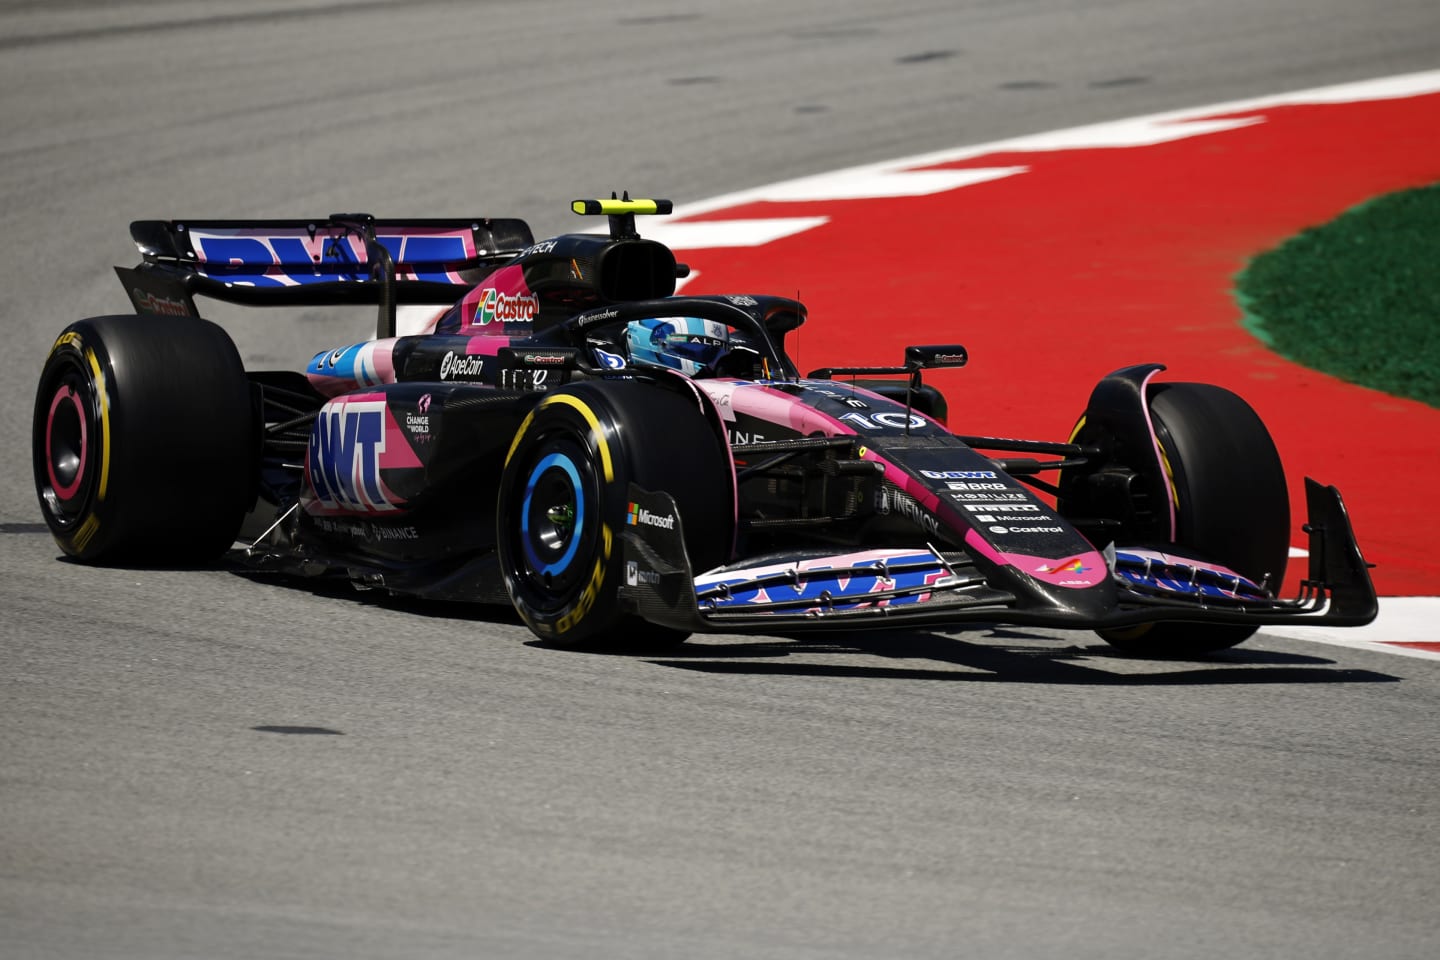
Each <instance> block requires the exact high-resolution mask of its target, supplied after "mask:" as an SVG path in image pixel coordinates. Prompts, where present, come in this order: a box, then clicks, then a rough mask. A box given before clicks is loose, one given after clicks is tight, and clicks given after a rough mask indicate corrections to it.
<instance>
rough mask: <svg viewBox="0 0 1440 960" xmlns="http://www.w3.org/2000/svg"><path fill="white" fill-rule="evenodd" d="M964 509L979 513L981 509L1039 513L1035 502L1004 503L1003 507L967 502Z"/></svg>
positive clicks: (1038, 506)
mask: <svg viewBox="0 0 1440 960" xmlns="http://www.w3.org/2000/svg"><path fill="white" fill-rule="evenodd" d="M965 509H966V510H969V511H970V512H971V513H979V512H980V511H983V510H995V509H1002V510H1013V511H1015V512H1017V513H1039V512H1040V505H1039V504H1037V503H1012V504H1005V505H1004V506H1003V507H998V508H997V506H996V505H995V504H993V503H967V504H966V505H965Z"/></svg>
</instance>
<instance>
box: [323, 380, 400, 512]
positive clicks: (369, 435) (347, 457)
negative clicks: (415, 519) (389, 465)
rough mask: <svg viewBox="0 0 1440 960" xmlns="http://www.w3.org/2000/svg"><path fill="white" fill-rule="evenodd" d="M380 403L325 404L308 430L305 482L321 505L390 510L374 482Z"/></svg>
mask: <svg viewBox="0 0 1440 960" xmlns="http://www.w3.org/2000/svg"><path fill="white" fill-rule="evenodd" d="M385 417H386V413H385V401H384V400H354V401H343V400H342V401H339V402H337V403H332V404H329V405H327V406H326V407H325V408H324V409H323V410H321V411H320V414H319V415H318V416H317V417H316V418H315V425H314V426H313V427H312V428H311V429H310V450H309V454H308V457H307V460H308V463H307V466H308V467H309V473H310V485H311V486H312V487H313V488H314V490H315V496H316V498H317V499H318V500H319V501H320V503H321V504H323V505H324V506H327V507H332V508H335V509H342V510H357V511H366V512H369V511H376V510H394V509H396V505H395V504H393V503H391V502H390V500H389V498H388V497H387V496H386V492H385V490H384V488H383V487H382V485H381V483H380V454H382V453H383V452H384V451H385Z"/></svg>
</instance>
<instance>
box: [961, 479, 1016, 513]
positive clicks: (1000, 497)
mask: <svg viewBox="0 0 1440 960" xmlns="http://www.w3.org/2000/svg"><path fill="white" fill-rule="evenodd" d="M947 486H952V487H953V486H954V484H947ZM950 499H951V500H958V501H959V502H961V503H967V502H969V501H972V500H984V501H1008V502H1007V503H1001V502H990V503H987V504H982V506H984V505H988V506H991V507H994V508H995V509H996V510H1008V509H1009V503H1015V502H1021V503H1023V502H1025V501H1026V500H1029V499H1030V498H1029V497H1027V496H1026V495H1025V494H1023V493H998V492H997V493H954V492H952V493H951V494H950Z"/></svg>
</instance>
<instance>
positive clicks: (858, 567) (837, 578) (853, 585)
mask: <svg viewBox="0 0 1440 960" xmlns="http://www.w3.org/2000/svg"><path fill="white" fill-rule="evenodd" d="M846 559H849V558H826V559H823V560H807V561H801V562H800V563H798V564H794V565H793V566H787V567H785V568H781V567H773V566H767V567H755V568H751V569H746V570H727V571H725V572H724V573H723V574H721V575H718V576H716V577H715V578H713V579H712V578H709V577H704V576H701V577H697V578H696V581H695V589H696V592H697V593H702V594H710V593H711V592H712V591H718V593H717V594H716V595H713V596H706V597H705V599H703V600H702V601H701V603H702V606H703V607H709V608H711V609H714V608H719V607H730V608H733V607H741V606H745V605H748V604H769V603H775V602H790V601H794V600H802V601H814V603H815V605H816V606H823V607H829V608H833V609H850V608H855V607H866V606H871V605H873V606H881V607H883V606H899V605H902V604H913V603H923V602H925V601H926V600H929V599H930V591H929V590H927V589H926V588H927V587H933V586H936V585H937V584H940V583H941V582H942V581H943V580H944V579H945V578H946V577H948V576H949V573H948V572H947V571H946V570H945V569H944V568H943V567H941V566H940V564H939V563H938V562H936V560H935V557H934V555H933V554H930V553H917V554H900V553H898V552H897V553H890V554H889V555H887V556H885V557H872V558H859V557H856V558H855V559H854V560H853V561H852V562H850V563H844V561H845V560H846ZM836 561H840V562H841V563H842V564H843V566H841V567H840V568H839V569H837V568H836V567H835V566H833V564H835V563H836ZM910 565H915V566H914V567H913V568H912V569H904V568H905V567H907V566H910ZM897 568H899V569H897ZM782 569H784V571H785V572H786V573H788V574H790V575H791V577H792V579H791V580H790V581H789V582H787V583H785V584H773V583H772V584H771V585H770V586H769V587H764V586H760V585H758V584H757V583H756V581H757V580H759V579H762V578H766V577H769V576H771V575H773V574H775V573H777V572H780V571H781V570H782ZM722 588H728V589H722ZM890 591H901V595H899V596H876V594H883V593H888V592H890Z"/></svg>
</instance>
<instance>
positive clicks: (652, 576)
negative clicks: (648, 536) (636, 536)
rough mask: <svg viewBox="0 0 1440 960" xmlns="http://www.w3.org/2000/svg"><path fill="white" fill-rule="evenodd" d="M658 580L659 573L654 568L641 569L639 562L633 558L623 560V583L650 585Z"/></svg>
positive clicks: (635, 585) (633, 585)
mask: <svg viewBox="0 0 1440 960" xmlns="http://www.w3.org/2000/svg"><path fill="white" fill-rule="evenodd" d="M659 582H660V574H659V573H658V572H656V571H654V570H648V569H641V567H640V564H639V563H637V562H635V561H634V560H626V561H625V583H626V585H627V586H631V587H638V586H639V585H640V584H642V583H644V584H649V585H651V586H653V585H655V584H657V583H659Z"/></svg>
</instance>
